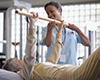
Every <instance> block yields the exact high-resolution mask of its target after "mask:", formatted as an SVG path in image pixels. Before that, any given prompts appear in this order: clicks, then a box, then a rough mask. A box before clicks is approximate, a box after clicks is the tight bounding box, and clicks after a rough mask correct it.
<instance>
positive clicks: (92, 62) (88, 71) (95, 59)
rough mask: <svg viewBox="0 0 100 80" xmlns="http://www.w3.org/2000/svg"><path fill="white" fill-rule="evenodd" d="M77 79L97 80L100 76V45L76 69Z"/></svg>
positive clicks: (75, 75) (74, 75)
mask: <svg viewBox="0 0 100 80" xmlns="http://www.w3.org/2000/svg"><path fill="white" fill-rule="evenodd" d="M73 77H74V79H75V80H97V79H98V78H99V77H100V47H99V48H98V49H97V50H96V51H95V52H94V53H92V54H91V55H90V56H89V58H88V59H87V60H86V61H85V62H84V63H83V64H82V65H81V66H80V67H79V68H77V69H76V70H75V71H74V74H73Z"/></svg>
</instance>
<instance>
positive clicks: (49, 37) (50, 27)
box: [44, 21, 56, 47]
mask: <svg viewBox="0 0 100 80" xmlns="http://www.w3.org/2000/svg"><path fill="white" fill-rule="evenodd" d="M55 25H56V23H55V21H53V22H49V23H48V25H47V27H48V28H47V34H46V37H45V38H44V44H45V45H46V46H47V47H49V46H50V45H51V42H52V30H53V28H54V27H55Z"/></svg>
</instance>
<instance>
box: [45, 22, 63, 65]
mask: <svg viewBox="0 0 100 80" xmlns="http://www.w3.org/2000/svg"><path fill="white" fill-rule="evenodd" d="M61 22H62V24H61V25H57V26H58V28H59V30H58V33H57V34H56V40H55V44H54V47H53V49H52V52H51V55H50V57H49V58H48V60H47V62H51V63H54V64H57V62H58V59H59V57H60V53H61V50H62V48H63V45H62V30H63V21H61Z"/></svg>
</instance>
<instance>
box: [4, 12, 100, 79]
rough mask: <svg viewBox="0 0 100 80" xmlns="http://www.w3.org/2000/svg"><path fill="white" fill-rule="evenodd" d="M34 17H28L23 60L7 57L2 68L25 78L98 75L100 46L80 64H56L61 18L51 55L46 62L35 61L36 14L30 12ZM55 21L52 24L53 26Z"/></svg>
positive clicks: (95, 77) (78, 77) (60, 42)
mask: <svg viewBox="0 0 100 80" xmlns="http://www.w3.org/2000/svg"><path fill="white" fill-rule="evenodd" d="M32 14H33V15H34V16H35V17H36V18H30V27H29V30H28V35H27V42H26V49H25V53H26V54H25V56H24V60H23V61H20V60H17V59H15V58H12V59H9V60H8V61H6V62H5V64H4V65H3V69H6V70H9V71H14V72H17V73H18V74H19V75H20V76H21V77H22V78H23V79H25V80H97V79H98V78H99V77H100V47H99V48H98V49H97V50H96V51H95V52H94V53H93V54H91V55H90V56H89V58H88V59H87V60H86V61H85V62H84V63H83V64H82V65H81V66H80V67H77V66H73V65H68V64H66V65H57V61H58V59H59V56H60V52H61V49H62V47H63V45H62V41H61V40H62V39H61V38H62V30H63V22H64V21H63V20H61V23H62V24H61V25H60V26H59V27H58V28H59V30H58V33H57V34H56V40H55V45H54V47H53V50H52V52H51V56H50V57H49V58H48V60H47V62H42V63H37V64H35V60H36V37H35V36H36V30H35V28H34V25H35V22H36V21H37V19H38V14H35V13H33V12H32ZM55 25H56V23H55V21H53V22H52V26H55Z"/></svg>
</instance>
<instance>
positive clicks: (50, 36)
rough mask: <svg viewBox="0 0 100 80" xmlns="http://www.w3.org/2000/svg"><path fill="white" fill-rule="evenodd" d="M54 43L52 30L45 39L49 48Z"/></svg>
mask: <svg viewBox="0 0 100 80" xmlns="http://www.w3.org/2000/svg"><path fill="white" fill-rule="evenodd" d="M51 42H52V30H51V31H49V30H48V31H47V35H46V37H45V38H44V43H45V45H46V46H47V47H49V46H50V45H51Z"/></svg>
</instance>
